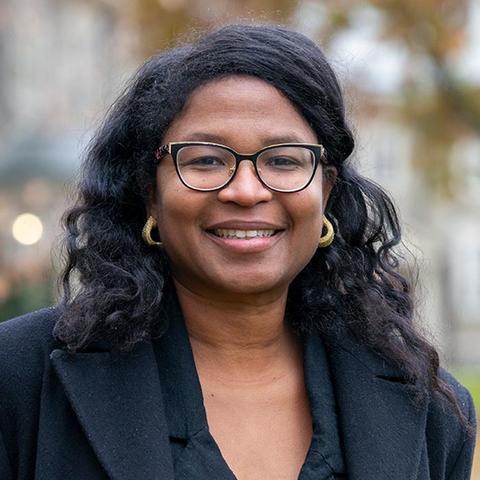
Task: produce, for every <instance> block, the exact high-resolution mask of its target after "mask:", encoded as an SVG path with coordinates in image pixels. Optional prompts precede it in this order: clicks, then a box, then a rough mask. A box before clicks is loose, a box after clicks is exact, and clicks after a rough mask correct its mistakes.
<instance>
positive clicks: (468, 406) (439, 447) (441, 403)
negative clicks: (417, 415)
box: [427, 368, 476, 479]
mask: <svg viewBox="0 0 480 480" xmlns="http://www.w3.org/2000/svg"><path fill="white" fill-rule="evenodd" d="M439 377H440V379H441V381H443V382H444V384H445V385H446V386H447V387H448V389H449V390H450V392H451V393H452V394H453V396H454V397H455V399H456V401H457V405H458V407H459V409H460V411H461V412H462V414H463V416H464V418H465V419H466V420H467V421H468V426H466V425H463V424H462V422H461V421H460V419H459V417H458V414H457V412H456V411H455V408H454V407H453V405H452V404H451V403H450V402H448V401H447V399H446V398H445V396H443V395H440V394H438V393H435V394H434V395H433V396H432V399H431V402H430V408H429V413H428V418H427V438H428V442H429V444H430V446H431V448H430V449H429V450H430V455H432V456H433V457H435V459H434V463H436V464H437V465H439V464H444V465H445V474H446V478H452V479H453V478H457V476H456V473H452V472H454V469H455V470H457V469H460V468H461V469H462V471H463V472H465V475H467V474H468V471H469V468H470V467H471V462H472V457H473V449H474V446H475V431H476V418H475V406H474V403H473V399H472V396H471V395H470V392H469V391H468V390H467V389H466V388H465V387H464V386H463V385H462V384H461V383H460V382H459V381H458V380H457V379H456V378H455V377H454V376H453V375H452V374H451V373H449V372H448V371H446V370H445V369H442V368H441V369H440V370H439ZM460 466H461V467H460ZM458 478H467V476H465V477H462V476H459V477H458Z"/></svg>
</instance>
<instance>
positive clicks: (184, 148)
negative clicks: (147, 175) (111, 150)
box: [155, 142, 325, 193]
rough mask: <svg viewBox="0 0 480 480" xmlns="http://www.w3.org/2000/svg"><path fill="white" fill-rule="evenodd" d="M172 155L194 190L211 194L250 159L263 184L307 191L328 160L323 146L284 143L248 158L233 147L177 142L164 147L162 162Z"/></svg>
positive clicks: (277, 189)
mask: <svg viewBox="0 0 480 480" xmlns="http://www.w3.org/2000/svg"><path fill="white" fill-rule="evenodd" d="M168 154H170V155H171V156H172V159H173V162H174V163H175V169H176V171H177V175H178V177H179V178H180V180H181V181H182V183H183V184H184V185H185V186H186V187H188V188H191V189H192V190H197V191H200V192H211V191H214V190H220V189H221V188H223V187H225V186H226V185H228V184H229V183H230V182H231V181H232V180H233V178H234V177H235V173H236V171H237V170H238V167H239V165H240V162H241V161H243V160H250V161H251V162H252V163H253V165H254V167H255V172H256V174H257V177H258V179H259V180H260V182H261V183H262V184H263V185H264V186H265V187H267V188H269V189H270V190H273V191H275V192H285V193H287V192H299V191H300V190H303V189H304V188H307V187H308V185H309V184H310V182H311V181H312V179H313V177H314V176H315V172H316V170H317V166H318V164H319V163H320V162H321V161H323V160H324V159H325V148H324V147H323V145H317V144H309V143H282V144H279V145H270V146H268V147H265V148H262V149H261V150H259V151H258V152H256V153H252V154H251V155H245V154H241V153H238V152H236V151H235V150H233V149H232V148H230V147H226V146H225V145H219V144H216V143H209V142H173V143H168V144H167V145H163V146H162V147H160V148H159V149H158V150H157V151H156V153H155V156H156V157H157V160H158V161H160V160H161V159H162V158H163V157H164V156H165V155H168Z"/></svg>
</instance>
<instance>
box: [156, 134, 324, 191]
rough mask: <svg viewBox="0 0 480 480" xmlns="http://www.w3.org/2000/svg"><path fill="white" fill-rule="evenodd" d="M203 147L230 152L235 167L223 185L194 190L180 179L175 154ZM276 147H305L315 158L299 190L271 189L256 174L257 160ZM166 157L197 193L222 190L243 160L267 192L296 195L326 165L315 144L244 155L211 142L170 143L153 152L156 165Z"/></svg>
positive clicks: (289, 144)
mask: <svg viewBox="0 0 480 480" xmlns="http://www.w3.org/2000/svg"><path fill="white" fill-rule="evenodd" d="M204 145H210V146H213V147H220V148H223V149H224V150H227V151H228V152H230V153H231V154H232V155H233V156H234V157H235V167H234V170H233V174H232V175H231V176H230V178H229V179H228V180H227V181H226V182H225V183H223V184H222V185H220V186H218V187H214V188H196V187H192V186H191V185H189V184H188V183H187V182H186V181H185V180H184V179H183V177H182V175H181V174H180V169H179V167H178V162H177V154H178V152H179V151H180V150H181V149H182V148H184V147H195V146H204ZM278 147H305V148H307V149H308V150H310V151H311V152H312V153H313V155H314V158H315V165H314V167H313V171H312V175H311V177H310V180H308V182H307V183H306V184H305V185H304V186H302V187H300V188H295V189H292V190H281V189H277V188H273V187H271V186H270V185H268V184H266V183H265V182H264V181H263V179H262V178H261V176H260V175H259V173H258V168H257V159H258V157H259V156H260V155H261V154H262V153H263V152H265V151H268V150H271V149H273V148H278ZM166 155H170V156H171V157H172V160H173V164H174V165H175V170H176V172H177V175H178V178H179V179H180V181H181V182H182V183H183V184H184V185H185V186H186V187H187V188H190V189H191V190H195V191H197V192H215V191H217V190H221V189H222V188H224V187H226V186H227V185H228V184H229V183H230V182H231V181H232V180H233V179H234V178H235V174H236V173H237V171H238V167H239V165H240V162H241V161H243V160H250V161H251V162H252V163H253V166H254V168H255V174H256V175H257V178H258V180H259V181H260V183H261V184H262V185H263V186H264V187H265V188H268V189H269V190H272V191H274V192H279V193H296V192H301V191H302V190H304V189H305V188H307V187H308V186H309V185H310V183H312V180H313V178H314V177H315V173H316V171H317V167H318V164H319V163H323V164H324V165H326V162H325V159H326V150H325V147H324V146H323V145H321V144H317V143H279V144H275V145H268V146H267V147H264V148H262V149H260V150H258V151H257V152H255V153H252V154H244V153H238V152H237V151H235V150H234V149H233V148H230V147H227V146H226V145H222V144H220V143H212V142H170V143H167V144H165V145H162V146H161V147H159V148H158V149H157V150H156V152H155V157H156V159H157V162H156V163H157V165H158V163H160V160H161V159H162V158H163V157H165V156H166Z"/></svg>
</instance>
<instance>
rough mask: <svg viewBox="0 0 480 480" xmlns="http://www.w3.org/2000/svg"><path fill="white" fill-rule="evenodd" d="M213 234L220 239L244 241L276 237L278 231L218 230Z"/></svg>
mask: <svg viewBox="0 0 480 480" xmlns="http://www.w3.org/2000/svg"><path fill="white" fill-rule="evenodd" d="M212 233H213V234H214V235H215V236H217V237H220V238H238V239H242V240H250V239H252V238H265V237H272V236H273V235H275V233H276V230H231V229H224V228H216V229H215V230H213V232H212Z"/></svg>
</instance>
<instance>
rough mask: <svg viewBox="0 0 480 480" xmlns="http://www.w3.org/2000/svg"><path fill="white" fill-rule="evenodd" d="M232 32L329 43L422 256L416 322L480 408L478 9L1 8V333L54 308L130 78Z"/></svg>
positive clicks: (178, 0) (186, 1) (191, 4)
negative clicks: (203, 37) (88, 189)
mask: <svg viewBox="0 0 480 480" xmlns="http://www.w3.org/2000/svg"><path fill="white" fill-rule="evenodd" d="M238 20H241V21H247V22H250V21H264V22H274V23H284V24H287V25H290V26H292V27H293V28H295V29H297V30H299V31H301V32H304V33H306V34H307V35H309V36H310V37H312V38H314V39H316V40H317V41H318V42H319V44H320V45H321V46H323V48H324V50H325V52H326V53H327V56H328V57H329V59H330V60H331V62H332V64H333V66H334V68H335V69H336V71H337V73H338V75H339V77H340V79H341V82H342V84H343V86H344V89H345V94H346V98H347V104H348V111H349V115H350V118H351V123H352V125H353V127H354V130H355V133H356V137H357V148H356V151H355V154H354V157H355V162H356V163H357V165H358V168H359V169H360V170H361V171H362V172H363V173H364V174H365V175H367V176H369V177H371V178H373V179H374V180H376V181H378V182H379V183H380V184H381V185H383V186H384V187H386V189H387V190H389V191H390V192H391V194H392V196H393V198H394V200H395V202H396V204H397V205H398V207H399V209H400V212H401V217H402V221H403V224H404V228H405V236H406V240H407V245H408V246H409V248H410V249H411V250H412V251H413V252H414V254H415V255H416V257H417V258H418V267H419V270H420V281H419V287H418V293H417V303H418V308H419V310H418V312H419V313H418V321H419V323H421V325H422V326H423V328H425V330H426V331H427V332H429V333H428V334H429V335H430V337H431V338H432V339H433V341H434V342H435V344H436V345H437V347H438V348H439V350H440V352H441V355H442V359H443V361H444V363H445V364H446V365H447V366H448V367H449V368H450V369H453V370H454V371H455V373H457V375H458V376H459V377H460V378H461V380H462V381H463V382H464V383H465V384H467V385H468V386H469V387H470V388H471V390H472V392H473V393H474V395H475V396H476V402H477V406H480V215H479V207H480V0H383V1H380V0H370V1H367V0H364V1H360V0H340V1H320V0H134V1H126V0H83V1H81V0H68V1H67V0H0V320H5V319H7V318H10V317H12V316H15V315H19V314H21V313H24V312H27V311H30V310H32V309H36V308H40V307H43V306H45V305H49V304H52V303H54V302H55V301H56V298H57V291H56V289H55V279H56V278H57V275H58V271H59V268H60V265H61V262H60V259H59V254H58V239H59V236H60V233H61V229H60V226H59V219H60V217H61V214H62V211H63V210H64V209H65V207H66V205H68V203H69V201H70V200H69V195H70V191H71V185H72V183H73V182H74V181H75V177H76V174H77V172H78V168H79V162H80V159H81V156H82V152H83V149H84V148H85V145H86V144H87V143H88V140H89V138H90V137H91V134H92V131H93V130H94V129H95V127H96V126H97V125H98V124H99V122H100V121H101V119H102V116H103V115H104V112H105V110H106V109H107V108H108V106H109V105H110V103H111V102H112V101H113V100H114V98H115V97H116V96H117V95H118V93H119V92H120V91H121V89H122V87H123V85H124V83H125V81H126V80H127V79H128V77H129V76H130V75H131V74H132V73H133V71H134V70H135V69H136V68H137V66H138V65H139V64H140V63H142V62H143V61H144V59H145V58H146V57H148V56H149V55H151V54H152V53H154V52H156V51H158V50H161V49H162V48H165V47H167V46H169V45H172V44H174V43H175V41H176V40H178V38H179V36H180V37H182V38H184V39H188V38H189V37H190V38H191V37H192V36H194V35H195V34H196V33H197V32H198V31H201V30H203V29H205V28H208V27H211V26H214V25H219V24H222V23H226V22H232V21H238Z"/></svg>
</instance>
